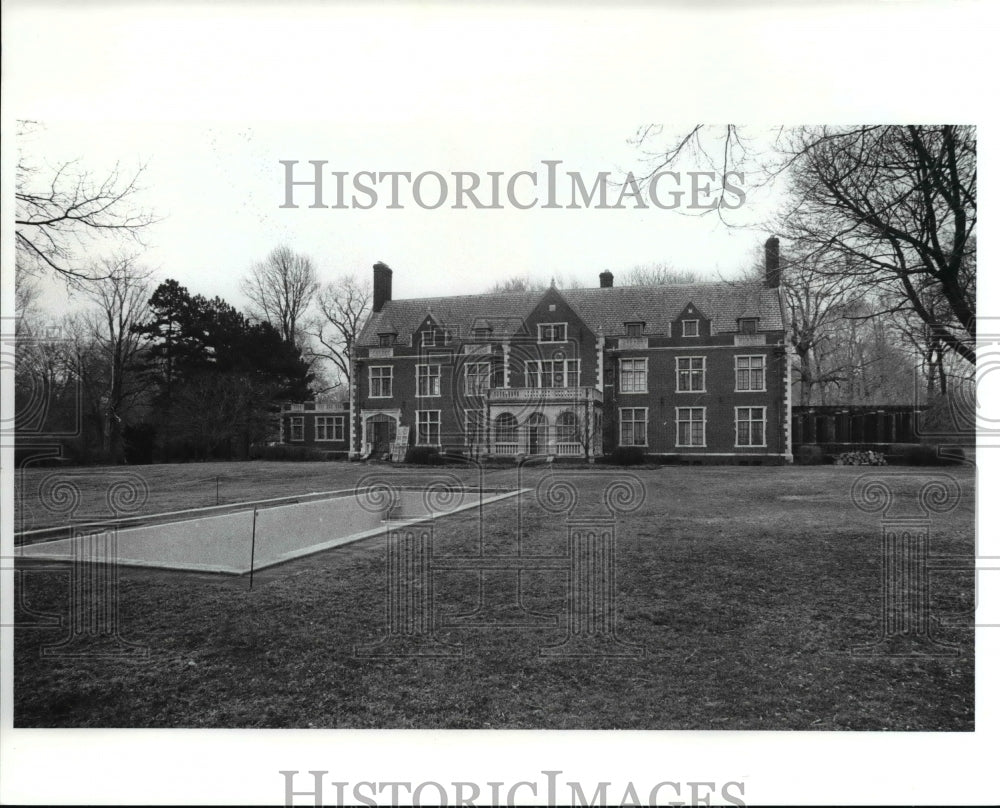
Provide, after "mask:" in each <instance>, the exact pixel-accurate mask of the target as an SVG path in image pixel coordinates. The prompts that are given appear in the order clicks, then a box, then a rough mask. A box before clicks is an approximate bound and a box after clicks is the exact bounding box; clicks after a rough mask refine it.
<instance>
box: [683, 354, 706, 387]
mask: <svg viewBox="0 0 1000 808" xmlns="http://www.w3.org/2000/svg"><path fill="white" fill-rule="evenodd" d="M677 392H678V393H704V392H705V357H704V356H679V357H677Z"/></svg>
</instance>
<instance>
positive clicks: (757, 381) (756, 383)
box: [736, 356, 764, 393]
mask: <svg viewBox="0 0 1000 808" xmlns="http://www.w3.org/2000/svg"><path fill="white" fill-rule="evenodd" d="M763 389H764V357H763V356H737V357H736V391H737V392H738V393H745V392H748V391H754V390H763Z"/></svg>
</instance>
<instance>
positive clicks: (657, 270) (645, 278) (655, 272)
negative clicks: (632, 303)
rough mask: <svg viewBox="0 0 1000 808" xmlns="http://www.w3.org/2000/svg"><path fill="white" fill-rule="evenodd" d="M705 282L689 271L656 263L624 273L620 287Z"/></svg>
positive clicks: (640, 265) (702, 278)
mask: <svg viewBox="0 0 1000 808" xmlns="http://www.w3.org/2000/svg"><path fill="white" fill-rule="evenodd" d="M705 280H707V279H706V278H705V277H704V276H703V275H701V274H699V273H697V272H694V271H692V270H690V269H674V268H673V267H672V266H670V264H667V263H665V262H663V261H657V262H655V263H650V264H637V265H636V266H634V267H632V268H631V269H630V270H628V271H627V272H625V273H624V274H623V275H622V278H621V285H622V286H665V285H667V284H684V283H701V282H703V281H705Z"/></svg>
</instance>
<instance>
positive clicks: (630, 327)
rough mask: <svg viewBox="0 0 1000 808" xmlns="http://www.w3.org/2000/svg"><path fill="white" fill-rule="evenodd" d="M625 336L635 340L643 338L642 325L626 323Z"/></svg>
mask: <svg viewBox="0 0 1000 808" xmlns="http://www.w3.org/2000/svg"><path fill="white" fill-rule="evenodd" d="M625 336H626V337H629V338H630V339H635V338H637V337H641V336H642V323H625Z"/></svg>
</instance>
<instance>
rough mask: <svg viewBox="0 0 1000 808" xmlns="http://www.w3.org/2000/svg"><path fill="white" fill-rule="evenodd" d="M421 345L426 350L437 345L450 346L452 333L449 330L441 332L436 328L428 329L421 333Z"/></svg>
mask: <svg viewBox="0 0 1000 808" xmlns="http://www.w3.org/2000/svg"><path fill="white" fill-rule="evenodd" d="M420 344H421V345H423V346H424V347H425V348H433V347H434V346H436V345H450V344H451V331H449V330H448V329H447V328H445V329H442V330H440V331H438V330H437V329H434V328H428V329H426V330H424V331H421V332H420Z"/></svg>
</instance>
